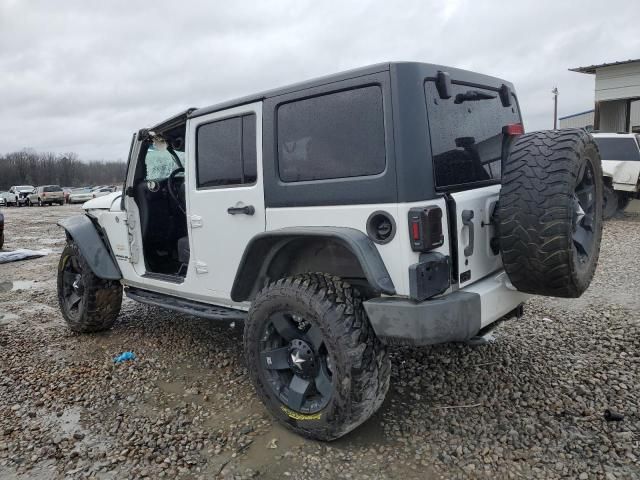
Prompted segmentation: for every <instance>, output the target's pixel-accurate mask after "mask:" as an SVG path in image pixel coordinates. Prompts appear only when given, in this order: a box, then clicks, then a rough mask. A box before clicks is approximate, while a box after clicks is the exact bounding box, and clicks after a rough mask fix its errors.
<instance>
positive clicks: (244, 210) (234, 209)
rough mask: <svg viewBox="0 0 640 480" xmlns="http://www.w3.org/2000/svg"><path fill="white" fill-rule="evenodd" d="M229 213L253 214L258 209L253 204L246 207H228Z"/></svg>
mask: <svg viewBox="0 0 640 480" xmlns="http://www.w3.org/2000/svg"><path fill="white" fill-rule="evenodd" d="M227 213H228V214H229V215H253V214H254V213H256V209H255V208H253V205H247V206H246V207H229V208H227Z"/></svg>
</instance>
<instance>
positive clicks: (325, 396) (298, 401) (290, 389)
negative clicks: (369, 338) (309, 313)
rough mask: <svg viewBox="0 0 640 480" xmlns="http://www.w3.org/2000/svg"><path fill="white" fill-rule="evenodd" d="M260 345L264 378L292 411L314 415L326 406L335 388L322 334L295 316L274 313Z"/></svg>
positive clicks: (284, 312)
mask: <svg viewBox="0 0 640 480" xmlns="http://www.w3.org/2000/svg"><path fill="white" fill-rule="evenodd" d="M262 339H263V340H262V341H261V342H260V358H261V364H262V368H263V369H264V373H263V374H264V376H265V379H266V380H267V383H268V384H269V386H270V387H271V388H272V389H273V392H274V394H275V395H277V396H278V398H279V399H280V400H281V401H282V403H284V404H285V405H286V406H287V407H289V408H290V409H291V410H293V411H296V412H300V413H305V414H313V413H317V412H319V411H320V410H322V409H323V408H324V407H326V406H327V404H328V403H329V400H330V399H331V395H332V394H333V391H334V388H333V385H332V375H333V374H332V369H331V359H330V356H329V352H328V350H327V347H326V344H325V342H324V340H323V338H322V333H321V332H320V329H319V328H318V327H317V326H313V325H311V324H309V323H308V322H305V320H304V318H303V317H302V316H301V315H299V314H297V313H295V312H287V311H281V312H274V313H273V314H272V315H271V316H270V317H269V319H268V321H267V322H266V324H265V328H264V332H263V335H262Z"/></svg>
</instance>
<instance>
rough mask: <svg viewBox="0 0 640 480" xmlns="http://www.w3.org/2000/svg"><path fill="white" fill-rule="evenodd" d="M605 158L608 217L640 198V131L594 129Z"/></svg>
mask: <svg viewBox="0 0 640 480" xmlns="http://www.w3.org/2000/svg"><path fill="white" fill-rule="evenodd" d="M593 138H594V139H595V141H596V143H597V144H598V149H599V150H600V157H601V158H602V174H603V176H604V190H603V191H604V205H603V207H602V212H603V213H602V214H603V217H604V218H605V219H609V218H612V217H613V216H614V215H615V214H616V213H617V212H618V211H621V210H624V209H625V208H626V207H627V205H629V202H630V201H631V200H633V199H634V198H640V135H638V134H637V133H594V134H593Z"/></svg>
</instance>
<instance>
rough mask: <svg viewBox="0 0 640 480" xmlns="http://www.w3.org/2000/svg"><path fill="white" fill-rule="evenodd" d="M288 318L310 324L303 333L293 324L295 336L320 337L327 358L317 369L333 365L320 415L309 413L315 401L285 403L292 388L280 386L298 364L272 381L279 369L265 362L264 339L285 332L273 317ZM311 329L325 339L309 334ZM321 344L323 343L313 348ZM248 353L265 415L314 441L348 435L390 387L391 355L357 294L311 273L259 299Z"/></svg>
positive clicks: (248, 330) (248, 326) (249, 325)
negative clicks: (282, 377) (296, 407)
mask: <svg viewBox="0 0 640 480" xmlns="http://www.w3.org/2000/svg"><path fill="white" fill-rule="evenodd" d="M282 312H288V313H287V315H289V314H293V316H292V317H291V318H293V319H294V320H295V319H296V318H298V319H302V323H304V324H306V325H303V326H302V328H301V327H300V324H299V323H295V322H294V323H293V325H294V327H293V329H294V336H297V337H300V338H303V339H304V338H313V337H318V336H321V339H322V346H319V347H318V348H317V349H316V352H317V353H318V352H324V355H325V356H326V360H322V359H320V360H318V361H317V363H318V364H322V362H325V361H326V363H327V364H328V365H330V380H329V382H330V388H329V392H330V393H329V394H328V395H327V396H326V400H325V401H324V403H320V405H319V406H318V405H317V404H316V406H318V409H316V410H313V409H311V408H309V409H306V410H305V408H303V407H304V406H305V405H308V404H311V403H310V402H312V401H315V400H310V401H308V402H307V401H305V402H304V403H301V405H302V406H301V408H299V409H298V410H297V411H296V410H294V409H292V408H290V403H289V404H288V403H287V402H288V398H284V399H283V394H282V390H284V391H285V393H286V392H287V391H288V390H289V389H288V388H287V387H286V385H287V383H286V382H287V381H286V380H285V381H283V385H285V386H283V387H282V389H281V390H280V393H278V390H279V389H278V388H277V386H274V385H276V384H277V382H278V381H280V380H279V378H280V376H284V378H285V379H286V378H287V376H288V375H293V376H295V375H296V366H295V365H293V366H291V367H290V369H289V370H287V369H286V368H285V369H284V370H281V371H278V372H277V373H276V374H275V375H276V377H274V373H273V371H274V370H273V368H274V365H271V363H270V362H269V361H267V362H265V360H264V359H265V358H266V357H265V350H263V347H264V344H265V338H268V336H269V334H270V332H271V334H273V332H274V331H275V330H280V328H276V326H275V325H276V323H275V322H272V320H271V319H273V318H278V317H277V316H278V315H279V314H283V313H282ZM299 321H300V320H296V322H299ZM312 329H315V331H316V332H318V333H319V334H318V333H316V334H311V333H310V332H311V331H312ZM307 335H308V336H307ZM282 341H283V342H285V347H286V348H285V347H282V348H285V352H286V356H287V357H288V356H289V355H293V354H292V353H291V350H287V349H288V348H289V347H288V346H287V344H286V340H284V339H283V340H282ZM307 341H308V340H307ZM292 343H293V342H292ZM292 343H289V345H291V344H292ZM316 343H319V342H310V344H313V345H315V344H316ZM244 351H245V355H246V359H247V364H248V369H249V375H250V376H251V380H252V382H253V384H254V386H255V388H256V391H257V393H258V396H259V397H260V399H261V400H262V401H263V403H264V404H265V405H266V407H267V409H268V410H269V411H270V412H271V414H272V415H273V416H274V417H276V418H277V419H278V420H279V421H280V422H281V423H283V424H284V425H285V426H287V427H288V428H289V429H291V430H292V431H294V432H295V433H298V434H300V435H303V436H305V437H308V438H314V439H317V440H324V441H330V440H334V439H337V438H339V437H341V436H343V435H345V434H346V433H348V432H350V431H351V430H353V429H354V428H356V427H357V426H358V425H360V424H362V423H363V422H364V421H366V420H367V419H368V418H369V417H371V415H373V414H374V413H375V412H376V411H377V410H378V408H380V406H381V405H382V402H383V401H384V397H385V395H386V393H387V390H388V389H389V379H390V372H391V364H390V361H389V357H388V355H387V352H386V350H385V348H384V346H383V345H382V344H381V343H380V341H379V340H378V338H377V337H376V336H375V333H374V331H373V329H372V327H371V325H370V324H369V321H368V319H367V316H366V313H365V311H364V308H363V306H362V300H361V298H360V294H359V292H358V290H356V289H355V288H353V287H352V286H351V285H350V284H349V283H347V282H345V281H343V280H341V279H340V278H337V277H333V276H330V275H326V274H322V273H308V274H303V275H298V276H295V277H290V278H284V279H281V280H278V281H277V282H275V283H273V284H271V285H269V286H267V287H265V288H264V289H263V290H262V291H261V292H260V293H258V295H257V296H256V298H255V300H254V302H253V304H252V306H251V309H250V310H249V316H248V319H247V321H246V322H245V331H244ZM318 354H319V353H318ZM269 360H270V358H269ZM267 363H269V365H271V366H270V367H268V366H267ZM270 369H271V370H270ZM274 378H276V380H274ZM316 381H317V379H316ZM274 382H275V383H274ZM291 382H292V380H289V384H288V385H289V386H291ZM311 385H312V386H311V392H315V393H316V394H318V395H319V394H320V392H321V391H322V390H323V389H322V388H320V387H319V386H317V388H318V390H317V391H316V390H315V389H316V385H314V384H313V382H312V383H311ZM288 395H289V393H286V394H285V395H284V397H288Z"/></svg>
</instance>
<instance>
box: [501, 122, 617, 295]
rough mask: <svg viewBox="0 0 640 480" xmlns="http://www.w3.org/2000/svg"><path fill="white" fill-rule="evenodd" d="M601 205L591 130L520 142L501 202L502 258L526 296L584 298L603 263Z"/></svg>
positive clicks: (550, 133) (507, 171)
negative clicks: (600, 263) (600, 256)
mask: <svg viewBox="0 0 640 480" xmlns="http://www.w3.org/2000/svg"><path fill="white" fill-rule="evenodd" d="M615 205H616V207H617V202H616V203H615ZM602 206H603V182H602V167H601V165H600V155H599V153H598V148H597V146H596V144H595V142H594V140H593V138H592V137H591V136H590V135H589V134H588V133H586V132H585V131H584V130H579V129H575V130H574V129H567V130H554V131H542V132H535V133H531V134H528V135H523V136H521V137H519V138H518V139H517V140H516V142H515V144H514V146H513V148H512V151H511V153H510V155H509V157H508V159H507V160H506V161H505V162H504V167H503V181H502V190H501V192H500V201H499V203H498V218H499V222H500V223H499V237H500V250H501V252H502V261H503V264H504V268H505V270H506V272H507V274H508V275H509V279H510V280H511V282H512V283H513V285H514V286H515V287H516V288H517V289H518V290H520V291H523V292H527V293H534V294H539V295H547V296H554V297H579V296H580V295H581V294H582V293H583V292H584V291H585V290H586V289H587V287H588V286H589V284H590V283H591V279H592V278H593V274H594V272H595V269H596V266H597V263H598V255H599V252H600V239H601V237H602Z"/></svg>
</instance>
